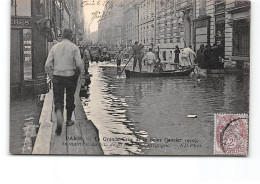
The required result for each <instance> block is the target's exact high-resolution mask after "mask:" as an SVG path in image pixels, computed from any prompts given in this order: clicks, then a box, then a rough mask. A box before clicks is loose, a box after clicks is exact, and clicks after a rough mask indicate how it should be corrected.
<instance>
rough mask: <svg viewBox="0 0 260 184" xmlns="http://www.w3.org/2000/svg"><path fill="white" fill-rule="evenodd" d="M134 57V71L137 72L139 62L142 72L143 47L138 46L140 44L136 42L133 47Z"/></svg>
mask: <svg viewBox="0 0 260 184" xmlns="http://www.w3.org/2000/svg"><path fill="white" fill-rule="evenodd" d="M133 56H134V65H133V71H135V67H136V63H137V61H138V64H139V69H140V72H141V71H142V46H140V45H138V42H135V45H134V46H133Z"/></svg>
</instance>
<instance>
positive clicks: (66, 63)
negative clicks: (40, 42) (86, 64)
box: [45, 39, 83, 76]
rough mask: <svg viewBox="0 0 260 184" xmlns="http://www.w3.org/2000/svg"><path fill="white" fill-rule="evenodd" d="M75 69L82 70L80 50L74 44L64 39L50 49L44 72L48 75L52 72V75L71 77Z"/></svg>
mask: <svg viewBox="0 0 260 184" xmlns="http://www.w3.org/2000/svg"><path fill="white" fill-rule="evenodd" d="M76 67H78V68H79V69H80V71H82V70H83V64H82V62H81V56H80V50H79V48H78V47H77V46H76V45H75V44H74V43H72V42H71V41H69V40H67V39H64V40H62V41H61V42H59V43H57V44H55V45H54V46H53V47H52V48H51V50H50V53H49V55H48V58H47V60H46V63H45V70H46V72H47V73H48V74H49V73H50V72H53V75H58V76H73V75H75V70H76Z"/></svg>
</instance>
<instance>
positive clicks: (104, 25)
mask: <svg viewBox="0 0 260 184" xmlns="http://www.w3.org/2000/svg"><path fill="white" fill-rule="evenodd" d="M110 3H111V2H110V1H107V3H106V4H105V9H104V11H103V14H102V17H101V19H100V20H99V24H98V43H99V44H103V45H104V44H105V45H109V46H111V47H114V46H119V45H122V44H123V7H120V6H119V5H117V4H116V2H115V4H113V5H111V4H110Z"/></svg>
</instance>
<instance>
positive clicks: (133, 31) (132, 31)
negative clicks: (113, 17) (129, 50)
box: [123, 0, 139, 47]
mask: <svg viewBox="0 0 260 184" xmlns="http://www.w3.org/2000/svg"><path fill="white" fill-rule="evenodd" d="M138 8H139V1H138V0H125V2H124V25H123V45H124V46H125V47H129V46H131V45H133V44H134V43H135V42H136V41H137V42H138V41H139V36H138V34H139V31H138V22H139V21H138V20H139V19H138V16H139V14H138V12H139V11H138Z"/></svg>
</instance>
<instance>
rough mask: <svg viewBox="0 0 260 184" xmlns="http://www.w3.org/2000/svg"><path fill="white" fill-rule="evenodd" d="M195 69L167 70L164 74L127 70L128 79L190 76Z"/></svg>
mask: <svg viewBox="0 0 260 184" xmlns="http://www.w3.org/2000/svg"><path fill="white" fill-rule="evenodd" d="M194 68H195V67H192V68H186V69H181V70H167V71H163V72H153V73H149V72H134V71H130V70H125V74H126V78H132V77H141V78H145V77H179V76H189V75H190V74H191V72H193V70H194Z"/></svg>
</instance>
